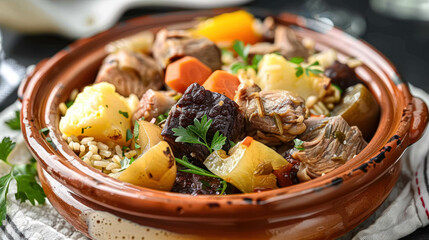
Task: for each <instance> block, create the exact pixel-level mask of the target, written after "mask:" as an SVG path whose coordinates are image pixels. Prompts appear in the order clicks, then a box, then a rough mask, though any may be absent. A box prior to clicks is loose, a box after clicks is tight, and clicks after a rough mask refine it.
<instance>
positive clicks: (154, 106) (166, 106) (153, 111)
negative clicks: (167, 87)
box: [133, 89, 176, 122]
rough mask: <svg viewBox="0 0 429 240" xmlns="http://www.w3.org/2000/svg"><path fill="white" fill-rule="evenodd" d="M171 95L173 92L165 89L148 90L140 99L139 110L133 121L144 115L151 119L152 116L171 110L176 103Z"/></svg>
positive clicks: (148, 119) (135, 113) (145, 117)
mask: <svg viewBox="0 0 429 240" xmlns="http://www.w3.org/2000/svg"><path fill="white" fill-rule="evenodd" d="M171 95H172V94H171V93H169V92H165V91H154V90H152V89H149V90H147V91H146V93H145V94H143V97H142V98H141V99H140V102H139V105H138V107H137V110H136V111H135V112H134V115H133V122H134V121H135V120H138V119H140V118H142V117H144V119H146V121H150V120H151V119H152V118H156V117H158V116H159V115H161V114H164V113H166V112H167V111H169V110H170V108H171V107H172V106H173V105H174V104H176V101H175V100H174V99H173V98H172V97H171Z"/></svg>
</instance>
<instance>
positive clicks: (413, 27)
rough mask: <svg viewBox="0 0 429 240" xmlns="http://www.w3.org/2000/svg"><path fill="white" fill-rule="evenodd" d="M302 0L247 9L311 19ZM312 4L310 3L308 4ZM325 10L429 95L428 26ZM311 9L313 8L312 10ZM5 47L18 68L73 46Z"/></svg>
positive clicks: (27, 40) (420, 233) (39, 38)
mask: <svg viewBox="0 0 429 240" xmlns="http://www.w3.org/2000/svg"><path fill="white" fill-rule="evenodd" d="M304 2H305V1H303V0H288V1H285V0H283V1H282V0H254V1H253V2H252V3H249V4H247V5H245V6H246V7H251V8H262V9H267V10H269V11H271V12H272V13H273V14H276V13H279V12H282V11H288V12H294V13H299V14H304V15H306V14H307V15H308V14H309V13H308V11H306V9H307V10H308V7H309V6H308V5H307V6H305V5H304ZM308 3H309V2H307V4H308ZM325 3H327V4H328V5H327V6H326V5H325V7H328V9H329V8H330V7H334V8H337V9H338V8H342V9H344V10H348V11H353V12H355V13H358V14H360V15H361V16H363V17H364V19H365V21H366V24H367V25H366V31H365V32H364V33H363V34H362V35H361V36H360V38H362V39H364V40H365V41H367V42H369V43H370V44H372V45H373V46H375V47H376V48H377V49H378V50H380V51H381V52H382V53H383V54H385V55H386V56H387V57H388V58H389V59H390V60H391V61H392V62H393V63H394V64H395V66H396V67H397V68H398V71H399V73H400V74H401V75H402V78H404V79H405V80H407V81H408V82H409V83H411V84H413V85H415V86H417V87H420V88H423V89H424V90H425V91H427V92H429V81H428V80H426V78H427V77H428V76H429V47H428V46H427V45H428V43H429V22H419V21H411V20H399V19H395V18H391V17H387V16H384V15H381V14H379V13H377V12H375V11H373V10H372V9H371V8H370V6H369V1H368V0H359V1H357V0H355V1H351V0H347V1H346V0H326V1H325ZM310 7H311V6H310ZM175 10H183V9H174V8H167V9H166V8H139V9H134V10H130V11H127V12H126V13H125V14H124V15H123V16H122V18H121V20H126V19H129V18H132V17H137V16H141V15H146V14H154V13H160V12H166V11H175ZM2 32H3V47H4V50H5V53H6V58H12V59H15V60H16V61H17V62H18V63H19V64H21V65H24V66H28V65H32V64H36V63H37V62H39V61H40V60H42V59H43V58H48V57H51V56H52V55H54V54H55V53H56V52H57V51H59V50H60V49H62V48H64V47H65V46H67V45H68V44H69V43H71V42H72V40H70V39H66V38H63V37H60V36H57V35H51V34H43V35H23V34H20V33H16V32H14V31H12V30H7V29H2ZM15 99H16V95H13V96H10V97H9V99H8V100H7V101H6V102H3V103H0V111H1V110H2V109H3V108H4V107H5V106H7V105H8V104H10V103H12V102H13V101H15ZM404 239H429V227H426V228H422V229H419V230H417V231H416V232H414V233H413V234H411V235H409V236H407V237H406V238H404Z"/></svg>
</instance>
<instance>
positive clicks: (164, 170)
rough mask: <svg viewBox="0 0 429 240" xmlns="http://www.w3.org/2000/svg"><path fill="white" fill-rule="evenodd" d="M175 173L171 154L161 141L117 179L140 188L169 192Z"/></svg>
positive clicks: (174, 162)
mask: <svg viewBox="0 0 429 240" xmlns="http://www.w3.org/2000/svg"><path fill="white" fill-rule="evenodd" d="M176 172H177V168H176V161H175V160H174V156H173V152H172V150H171V148H170V146H169V145H168V143H167V142H165V141H161V142H159V143H158V144H157V145H155V146H154V147H152V148H150V149H149V150H148V151H147V152H146V153H145V154H143V155H142V156H140V157H139V158H137V159H136V160H135V161H134V162H133V163H132V164H131V165H130V166H129V167H128V168H127V169H125V170H124V172H122V174H121V175H120V176H119V178H118V179H119V180H120V181H124V182H128V183H132V184H134V185H138V186H141V187H147V188H152V189H157V190H162V191H170V190H171V188H172V187H173V184H174V181H175V180H176Z"/></svg>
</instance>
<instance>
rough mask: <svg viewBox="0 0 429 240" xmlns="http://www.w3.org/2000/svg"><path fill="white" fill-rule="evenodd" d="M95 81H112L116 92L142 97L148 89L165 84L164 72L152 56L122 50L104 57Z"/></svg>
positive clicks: (156, 88)
mask: <svg viewBox="0 0 429 240" xmlns="http://www.w3.org/2000/svg"><path fill="white" fill-rule="evenodd" d="M95 82H96V83H99V82H108V83H111V84H113V85H115V87H116V92H118V93H119V94H121V95H123V96H126V97H128V96H129V95H130V94H131V93H133V94H135V95H137V96H138V97H141V96H142V95H143V94H144V93H145V92H146V90H148V89H154V90H158V89H160V88H161V87H162V86H163V83H164V73H163V71H162V69H161V68H160V67H159V66H158V64H156V62H155V61H154V60H153V59H152V58H150V57H148V56H146V55H144V54H142V53H137V52H131V51H127V50H120V51H118V52H115V53H112V54H109V55H108V56H107V57H106V58H105V59H104V61H103V65H102V66H101V68H100V71H99V72H98V75H97V79H96V80H95Z"/></svg>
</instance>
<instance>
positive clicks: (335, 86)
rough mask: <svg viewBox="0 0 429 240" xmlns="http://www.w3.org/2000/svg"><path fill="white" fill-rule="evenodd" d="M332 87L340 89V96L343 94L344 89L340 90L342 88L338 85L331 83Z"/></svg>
mask: <svg viewBox="0 0 429 240" xmlns="http://www.w3.org/2000/svg"><path fill="white" fill-rule="evenodd" d="M331 85H332V87H334V88H336V89H338V91H339V92H340V94H343V89H341V88H340V86H338V85H337V84H334V83H331Z"/></svg>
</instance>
